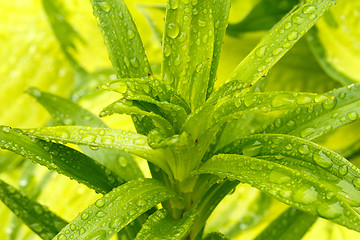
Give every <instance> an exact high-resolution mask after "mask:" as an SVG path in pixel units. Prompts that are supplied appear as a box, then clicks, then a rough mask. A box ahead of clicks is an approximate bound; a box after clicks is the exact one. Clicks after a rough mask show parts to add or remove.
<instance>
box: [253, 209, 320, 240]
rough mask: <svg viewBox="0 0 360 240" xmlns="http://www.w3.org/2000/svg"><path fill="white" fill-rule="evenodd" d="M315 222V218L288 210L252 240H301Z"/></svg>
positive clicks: (297, 211)
mask: <svg viewBox="0 0 360 240" xmlns="http://www.w3.org/2000/svg"><path fill="white" fill-rule="evenodd" d="M315 221H316V216H313V215H309V214H307V213H305V212H302V211H300V210H297V209H295V208H289V209H288V210H286V211H285V212H284V213H282V214H281V215H280V216H279V217H278V218H277V219H275V221H273V222H272V223H271V224H270V225H269V226H268V227H267V228H266V229H265V230H264V231H262V232H261V233H260V234H259V235H258V236H257V237H256V238H255V239H254V240H265V239H266V240H272V239H273V240H287V239H292V240H301V239H302V237H303V236H304V235H305V233H306V232H307V231H308V230H309V228H310V227H311V226H312V225H313V224H314V222H315Z"/></svg>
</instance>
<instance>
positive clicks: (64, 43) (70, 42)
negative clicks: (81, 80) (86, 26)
mask: <svg viewBox="0 0 360 240" xmlns="http://www.w3.org/2000/svg"><path fill="white" fill-rule="evenodd" d="M42 4H43V6H44V10H45V13H46V15H47V17H48V19H49V22H50V24H51V26H52V30H53V32H54V34H55V36H56V38H57V40H58V42H59V43H60V46H61V48H62V50H63V52H64V54H65V56H66V57H67V59H68V60H69V61H70V63H71V64H72V65H73V67H75V69H77V70H80V71H84V70H83V69H82V67H81V66H80V65H79V63H78V62H77V61H76V59H75V58H74V56H73V55H72V53H71V52H72V51H74V50H76V43H78V42H81V43H82V44H84V43H85V40H84V39H83V38H82V37H81V36H80V34H79V33H78V32H77V31H76V30H75V29H74V27H73V26H72V25H71V24H70V23H69V21H68V14H67V10H66V8H65V6H64V4H63V2H62V1H59V0H54V1H46V0H42Z"/></svg>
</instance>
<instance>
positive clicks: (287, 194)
mask: <svg viewBox="0 0 360 240" xmlns="http://www.w3.org/2000/svg"><path fill="white" fill-rule="evenodd" d="M291 194H292V192H291V190H287V189H282V190H281V191H280V196H281V197H283V198H289V197H290V196H291Z"/></svg>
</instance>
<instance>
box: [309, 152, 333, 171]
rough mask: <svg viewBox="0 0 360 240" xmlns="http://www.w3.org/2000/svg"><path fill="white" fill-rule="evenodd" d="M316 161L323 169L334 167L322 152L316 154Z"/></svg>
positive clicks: (314, 157)
mask: <svg viewBox="0 0 360 240" xmlns="http://www.w3.org/2000/svg"><path fill="white" fill-rule="evenodd" d="M313 159H314V161H315V162H316V163H317V164H318V165H319V166H321V167H323V168H329V167H331V166H332V164H333V162H332V161H331V159H330V158H329V157H328V156H326V155H325V153H323V152H322V151H320V152H319V153H315V154H314V156H313Z"/></svg>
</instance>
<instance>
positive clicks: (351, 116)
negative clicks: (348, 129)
mask: <svg viewBox="0 0 360 240" xmlns="http://www.w3.org/2000/svg"><path fill="white" fill-rule="evenodd" d="M347 116H348V118H349V119H350V120H351V121H355V120H356V119H358V114H357V112H349V113H348V114H347Z"/></svg>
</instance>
